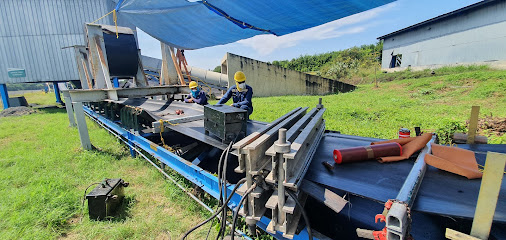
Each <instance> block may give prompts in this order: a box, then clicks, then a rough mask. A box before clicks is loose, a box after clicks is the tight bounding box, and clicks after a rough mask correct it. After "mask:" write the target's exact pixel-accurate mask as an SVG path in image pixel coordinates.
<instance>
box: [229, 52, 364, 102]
mask: <svg viewBox="0 0 506 240" xmlns="http://www.w3.org/2000/svg"><path fill="white" fill-rule="evenodd" d="M224 65H226V67H225V68H224ZM223 69H224V70H226V72H223V73H224V74H227V75H228V82H229V86H232V85H234V84H235V80H234V74H235V72H237V71H242V72H244V74H245V75H246V83H247V84H248V85H250V86H251V87H252V88H253V92H254V95H255V96H257V97H267V96H284V95H323V94H330V93H337V92H347V91H351V90H353V89H354V88H355V87H354V86H353V85H350V84H346V83H342V82H339V81H336V80H332V79H328V78H323V77H319V76H315V75H310V74H306V73H302V72H298V71H294V70H290V69H286V68H282V67H278V66H275V65H272V64H269V63H265V62H261V61H258V60H254V59H250V58H246V57H242V56H238V55H235V54H232V53H227V55H226V59H224V60H223V63H222V70H223Z"/></svg>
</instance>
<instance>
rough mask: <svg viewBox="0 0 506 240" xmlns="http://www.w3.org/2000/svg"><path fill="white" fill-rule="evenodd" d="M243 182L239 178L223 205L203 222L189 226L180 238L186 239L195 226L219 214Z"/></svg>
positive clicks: (204, 222)
mask: <svg viewBox="0 0 506 240" xmlns="http://www.w3.org/2000/svg"><path fill="white" fill-rule="evenodd" d="M244 182H246V179H245V178H243V179H241V180H239V182H237V184H236V185H235V186H234V189H232V192H231V194H230V196H228V198H227V199H226V200H225V202H224V204H223V206H221V208H220V209H218V211H216V212H214V213H213V215H211V217H209V218H208V219H206V220H204V221H203V222H201V223H199V224H197V226H195V227H193V228H191V229H190V230H188V231H187V232H186V233H185V234H184V235H183V237H182V238H181V239H186V237H188V235H190V233H192V232H193V231H195V230H196V229H197V228H199V227H202V226H203V225H204V224H206V223H208V222H209V221H211V220H212V219H214V218H215V217H216V216H218V214H220V212H221V211H223V209H224V208H226V207H227V204H228V202H230V199H232V197H233V196H234V193H235V192H236V191H237V189H238V188H239V187H240V185H241V184H243V183H244Z"/></svg>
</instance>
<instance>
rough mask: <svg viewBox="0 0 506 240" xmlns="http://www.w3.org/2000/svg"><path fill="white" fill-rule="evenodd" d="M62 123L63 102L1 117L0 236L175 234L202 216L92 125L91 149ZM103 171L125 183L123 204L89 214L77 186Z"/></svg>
mask: <svg viewBox="0 0 506 240" xmlns="http://www.w3.org/2000/svg"><path fill="white" fill-rule="evenodd" d="M41 99H43V97H42V98H41ZM43 101H49V100H43ZM67 126H68V120H67V116H66V113H65V112H64V110H63V109H50V110H39V113H37V114H32V115H27V116H21V117H8V118H0V129H2V130H1V131H0V169H2V171H0V182H1V183H2V184H1V185H0V219H1V220H0V230H1V231H0V239H52V238H58V237H61V236H66V237H69V238H72V239H125V238H133V239H154V238H156V239H170V237H172V239H177V238H178V237H179V236H180V235H181V234H182V233H183V232H185V231H186V230H187V229H189V228H191V227H192V226H193V225H194V224H196V223H197V222H199V221H202V220H203V219H204V218H205V217H207V216H208V213H207V212H206V210H204V209H203V208H201V207H199V206H198V205H197V204H196V203H195V202H194V201H193V200H192V199H191V198H189V197H188V196H187V195H186V194H185V193H184V192H182V191H181V190H180V189H179V188H177V187H176V186H175V185H173V184H171V183H169V182H166V181H165V180H164V178H163V177H162V176H161V174H160V173H159V172H158V171H157V170H156V169H155V168H153V167H152V166H151V165H149V164H148V163H147V162H146V161H144V160H143V159H140V158H131V157H130V155H129V151H128V150H127V149H126V148H125V147H124V146H123V145H121V144H120V143H119V142H118V140H116V139H115V137H114V136H111V135H109V134H108V133H107V132H106V131H105V130H104V129H102V128H100V127H99V126H98V125H96V124H94V123H93V122H91V121H88V128H89V133H90V138H91V141H92V143H93V145H94V146H96V147H97V148H99V149H100V150H95V151H83V150H80V142H79V136H78V133H77V129H76V128H69V127H67ZM106 177H107V178H123V179H125V180H126V181H128V182H130V183H131V184H130V186H129V187H128V188H126V189H125V194H126V204H125V205H124V207H123V210H122V213H121V215H119V216H117V217H116V218H112V219H111V220H109V221H104V222H97V221H90V220H89V219H88V215H87V210H86V207H85V209H84V211H83V210H82V209H81V200H82V197H83V191H84V189H85V188H86V187H87V186H88V185H89V184H91V183H94V182H97V181H101V180H102V179H103V178H106ZM90 190H91V189H90ZM82 212H84V214H82ZM169 233H170V237H169ZM206 233H207V229H204V228H202V229H201V230H199V231H197V232H196V233H193V234H192V235H191V236H192V237H191V239H202V238H204V236H205V234H206ZM213 234H214V232H213Z"/></svg>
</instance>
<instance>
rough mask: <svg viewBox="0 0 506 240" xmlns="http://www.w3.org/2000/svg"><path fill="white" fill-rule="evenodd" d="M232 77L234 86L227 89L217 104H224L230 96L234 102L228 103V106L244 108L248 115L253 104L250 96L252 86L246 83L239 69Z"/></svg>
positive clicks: (251, 111) (251, 94)
mask: <svg viewBox="0 0 506 240" xmlns="http://www.w3.org/2000/svg"><path fill="white" fill-rule="evenodd" d="M234 79H235V86H232V87H231V88H229V89H228V91H227V92H226V93H225V95H223V97H222V98H221V99H220V101H219V102H218V104H225V103H226V102H227V101H228V100H229V99H230V98H232V100H233V101H234V103H232V104H230V106H233V107H236V108H240V109H244V110H246V111H248V115H250V114H251V113H253V104H252V102H251V98H252V97H253V88H251V87H250V86H248V85H246V76H245V75H244V73H243V72H241V71H238V72H236V73H235V75H234Z"/></svg>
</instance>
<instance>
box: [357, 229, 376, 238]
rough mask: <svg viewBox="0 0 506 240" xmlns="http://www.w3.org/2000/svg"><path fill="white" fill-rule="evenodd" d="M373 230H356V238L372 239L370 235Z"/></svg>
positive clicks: (372, 236)
mask: <svg viewBox="0 0 506 240" xmlns="http://www.w3.org/2000/svg"><path fill="white" fill-rule="evenodd" d="M372 232H373V230H368V229H362V228H357V237H359V238H365V239H374V235H373V234H372Z"/></svg>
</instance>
